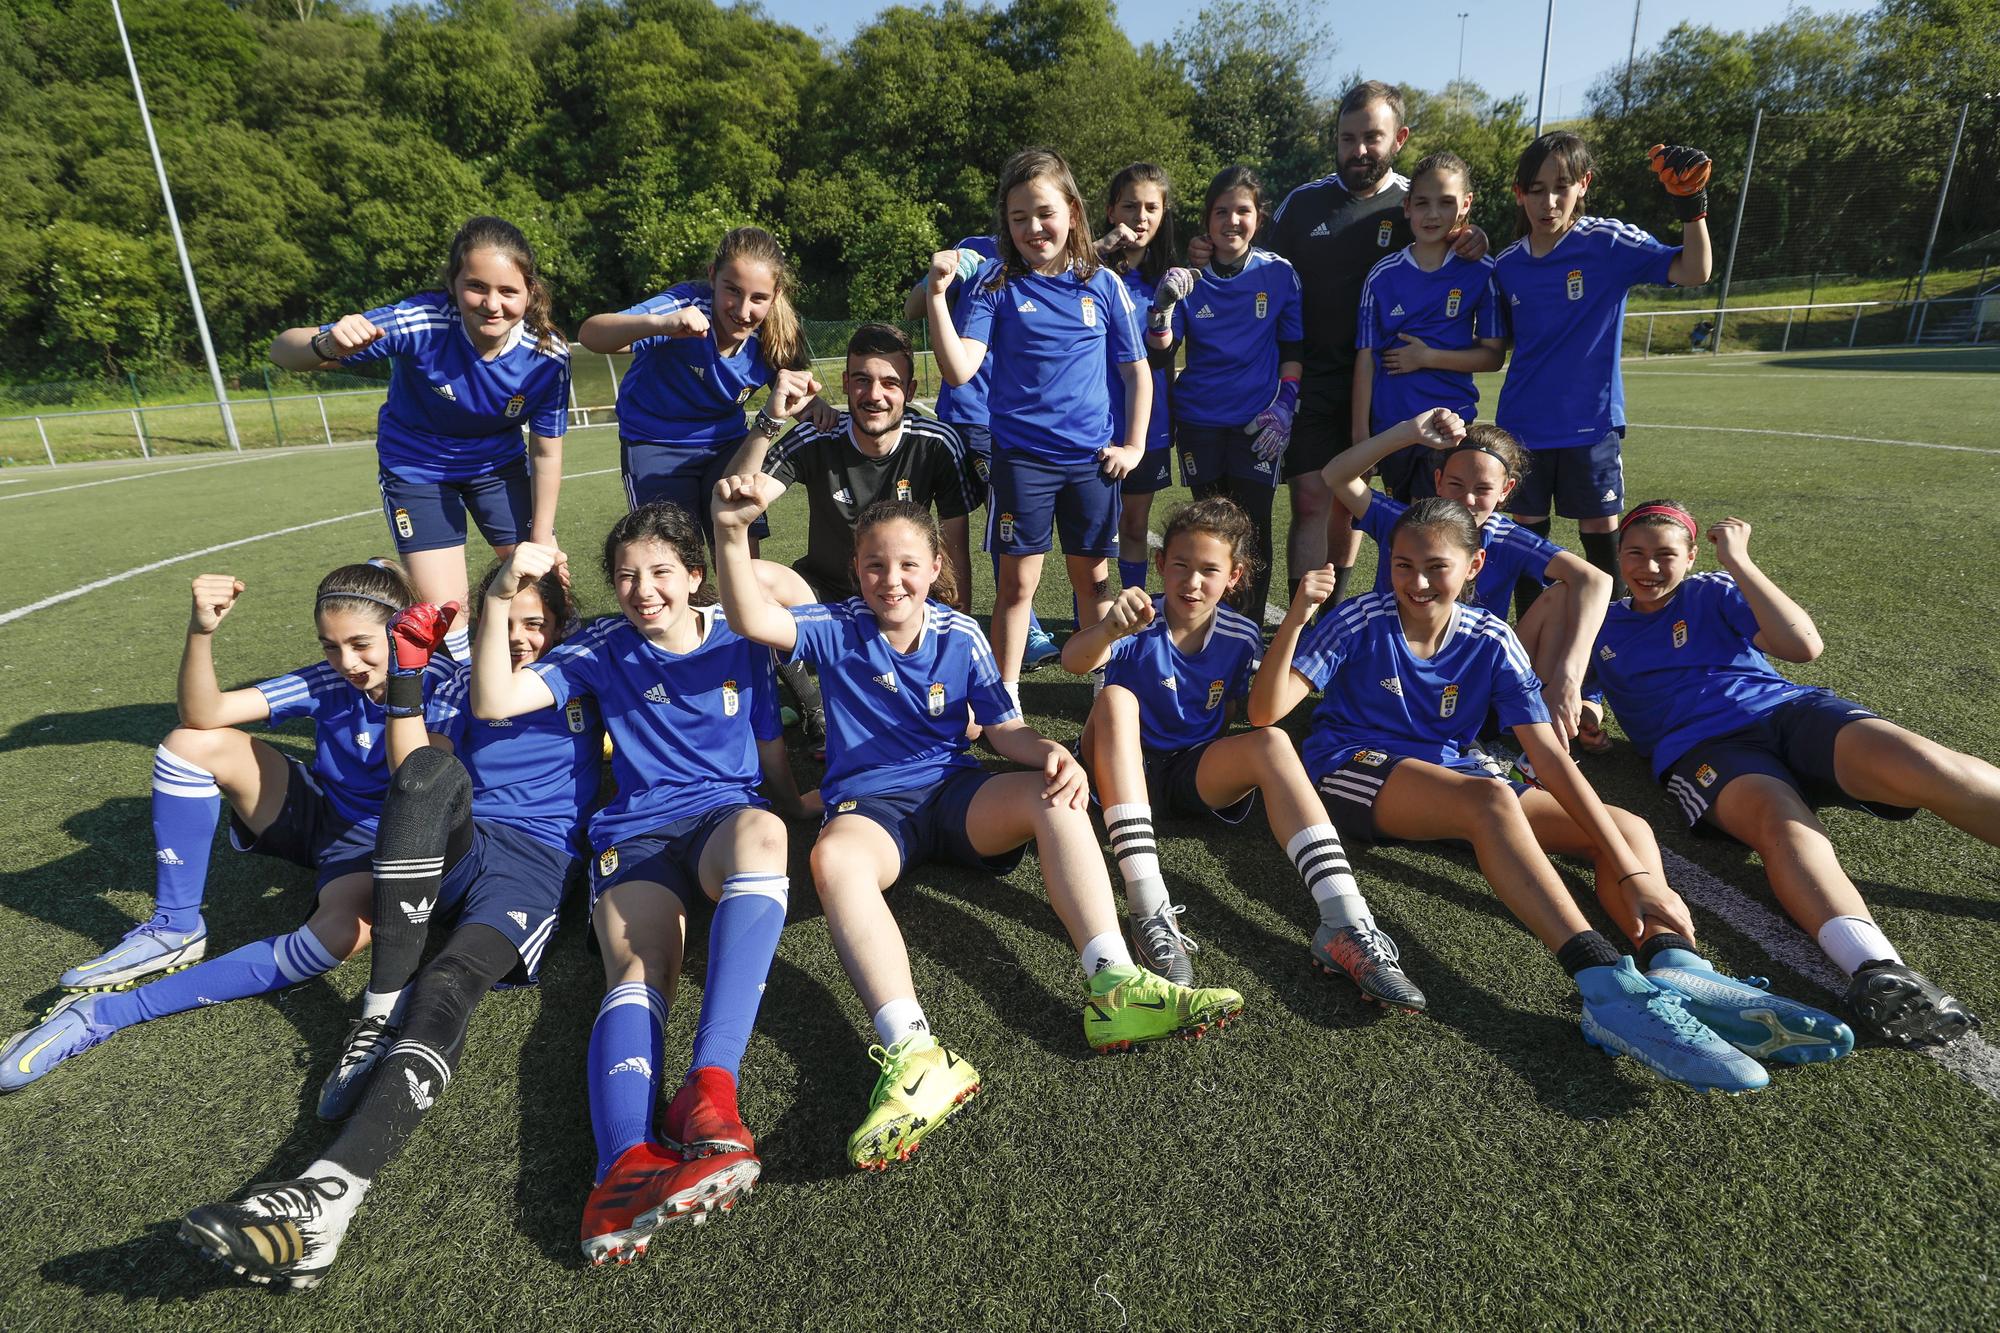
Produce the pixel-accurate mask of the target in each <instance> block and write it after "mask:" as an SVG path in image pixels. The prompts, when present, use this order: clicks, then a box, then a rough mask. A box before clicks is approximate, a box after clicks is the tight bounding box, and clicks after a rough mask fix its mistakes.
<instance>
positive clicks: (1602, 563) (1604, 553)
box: [1581, 532, 1625, 602]
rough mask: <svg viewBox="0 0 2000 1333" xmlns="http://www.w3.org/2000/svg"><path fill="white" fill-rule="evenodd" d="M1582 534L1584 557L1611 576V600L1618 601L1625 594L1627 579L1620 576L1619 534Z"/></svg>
mask: <svg viewBox="0 0 2000 1333" xmlns="http://www.w3.org/2000/svg"><path fill="white" fill-rule="evenodd" d="M1581 535H1582V537H1583V558H1584V559H1585V560H1588V561H1589V562H1590V563H1591V564H1593V565H1596V566H1597V567H1598V568H1599V569H1601V570H1603V571H1604V572H1605V573H1607V574H1609V575H1610V576H1611V600H1612V601H1614V602H1615V601H1617V600H1618V599H1619V598H1621V597H1623V596H1624V595H1625V580H1623V579H1621V578H1619V577H1618V534H1617V533H1615V532H1586V533H1583V534H1581Z"/></svg>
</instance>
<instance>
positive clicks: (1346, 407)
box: [1278, 399, 1354, 481]
mask: <svg viewBox="0 0 2000 1333" xmlns="http://www.w3.org/2000/svg"><path fill="white" fill-rule="evenodd" d="M1353 443H1354V405H1353V404H1352V403H1348V402H1322V401H1315V402H1308V401H1305V400H1303V399H1302V400H1301V401H1300V402H1299V411H1298V415H1297V416H1295V417H1293V418H1292V442H1291V443H1290V444H1289V445H1287V446H1285V456H1284V458H1283V459H1281V460H1280V461H1279V466H1278V476H1279V478H1280V479H1281V480H1284V481H1290V480H1292V479H1293V478H1294V477H1302V476H1304V475H1305V474H1306V473H1308V472H1317V471H1319V470H1320V469H1321V468H1323V467H1325V466H1326V465H1327V464H1328V463H1331V462H1332V461H1333V456H1334V455H1335V454H1337V453H1339V452H1340V451H1341V450H1343V449H1345V448H1347V446H1348V445H1350V444H1353Z"/></svg>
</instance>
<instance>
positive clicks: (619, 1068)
mask: <svg viewBox="0 0 2000 1333" xmlns="http://www.w3.org/2000/svg"><path fill="white" fill-rule="evenodd" d="M609 1073H610V1074H642V1075H644V1076H645V1077H647V1078H651V1077H652V1076H653V1062H652V1061H651V1060H648V1059H647V1058H646V1057H645V1056H643V1055H628V1056H626V1057H625V1058H624V1059H623V1060H620V1061H619V1062H618V1063H617V1064H615V1065H613V1066H611V1069H610V1071H609Z"/></svg>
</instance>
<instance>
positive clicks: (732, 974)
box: [689, 875, 790, 1075]
mask: <svg viewBox="0 0 2000 1333" xmlns="http://www.w3.org/2000/svg"><path fill="white" fill-rule="evenodd" d="M789 889H790V881H789V880H787V879H786V878H785V877H784V876H783V875H731V876H730V877H729V878H728V879H725V880H724V881H722V897H721V898H720V899H719V900H718V901H717V902H716V904H715V919H714V920H713V921H711V922H710V923H709V927H708V986H707V988H706V991H705V993H704V994H703V995H702V997H701V1022H700V1023H699V1024H697V1025H696V1027H695V1033H694V1059H693V1060H692V1061H690V1062H689V1063H690V1064H691V1065H692V1066H693V1067H694V1068H696V1069H702V1068H706V1067H707V1066H709V1065H715V1066H717V1067H719V1068H722V1069H726V1070H728V1071H729V1072H730V1074H732V1075H734V1074H735V1073H736V1071H737V1067H738V1066H740V1065H741V1064H742V1063H743V1048H744V1047H746V1046H748V1045H749V1044H750V1029H751V1028H752V1027H753V1026H755V1025H756V1022H757V1006H758V1005H759V1004H760V1003H761V1002H762V1001H763V999H764V981H765V978H767V977H769V976H770V975H771V958H772V956H773V955H774V954H776V953H777V952H778V935H779V933H780V932H781V931H783V930H784V928H785V903H786V899H787V895H788V892H789Z"/></svg>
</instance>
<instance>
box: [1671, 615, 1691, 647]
mask: <svg viewBox="0 0 2000 1333" xmlns="http://www.w3.org/2000/svg"><path fill="white" fill-rule="evenodd" d="M1687 646H1688V623H1687V621H1685V620H1676V621H1675V622H1674V647H1676V648H1685V647H1687Z"/></svg>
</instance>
